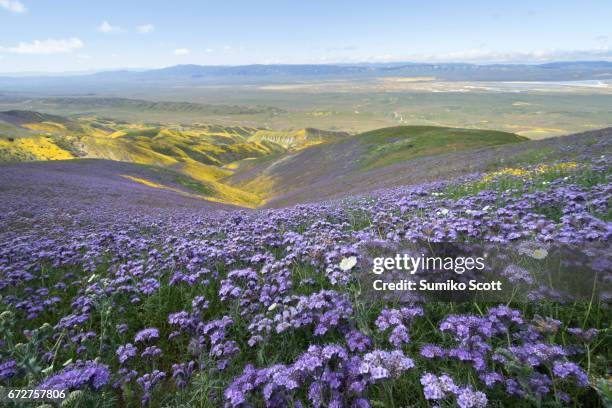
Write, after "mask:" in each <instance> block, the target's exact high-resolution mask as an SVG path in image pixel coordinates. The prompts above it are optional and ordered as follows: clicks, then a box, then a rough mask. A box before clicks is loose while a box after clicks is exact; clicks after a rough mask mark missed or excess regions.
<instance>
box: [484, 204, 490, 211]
mask: <svg viewBox="0 0 612 408" xmlns="http://www.w3.org/2000/svg"><path fill="white" fill-rule="evenodd" d="M489 208H491V207H490V206H488V205H485V206H484V207H483V208H482V211H489Z"/></svg>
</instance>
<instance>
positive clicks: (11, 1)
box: [0, 0, 27, 13]
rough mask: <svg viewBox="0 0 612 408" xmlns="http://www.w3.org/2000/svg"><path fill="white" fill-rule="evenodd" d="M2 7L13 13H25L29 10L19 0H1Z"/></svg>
mask: <svg viewBox="0 0 612 408" xmlns="http://www.w3.org/2000/svg"><path fill="white" fill-rule="evenodd" d="M0 7H2V8H5V9H7V10H8V11H12V12H13V13H25V12H26V11H27V9H26V8H25V6H24V5H23V3H22V2H20V1H19V0H0Z"/></svg>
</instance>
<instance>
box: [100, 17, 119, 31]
mask: <svg viewBox="0 0 612 408" xmlns="http://www.w3.org/2000/svg"><path fill="white" fill-rule="evenodd" d="M98 31H99V32H101V33H105V34H108V33H119V32H121V27H119V26H114V25H111V24H110V23H109V22H108V21H106V20H104V21H103V22H102V24H100V25H99V26H98Z"/></svg>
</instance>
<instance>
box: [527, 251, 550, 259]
mask: <svg viewBox="0 0 612 408" xmlns="http://www.w3.org/2000/svg"><path fill="white" fill-rule="evenodd" d="M547 256H548V251H547V250H546V249H544V248H540V249H536V250H535V251H533V254H531V257H532V258H535V259H544V258H546V257H547Z"/></svg>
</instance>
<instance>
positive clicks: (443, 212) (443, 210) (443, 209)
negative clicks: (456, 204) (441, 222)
mask: <svg viewBox="0 0 612 408" xmlns="http://www.w3.org/2000/svg"><path fill="white" fill-rule="evenodd" d="M438 214H442V215H447V214H448V208H440V211H438Z"/></svg>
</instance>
